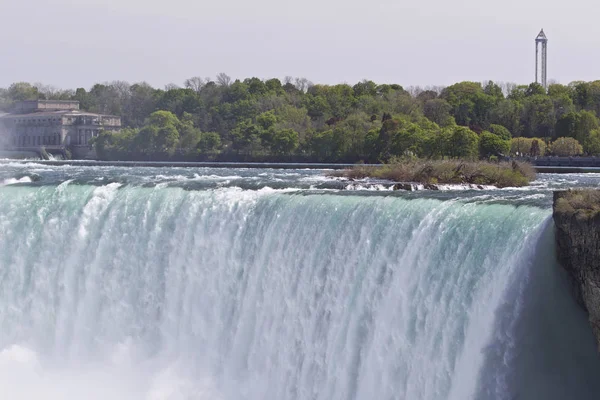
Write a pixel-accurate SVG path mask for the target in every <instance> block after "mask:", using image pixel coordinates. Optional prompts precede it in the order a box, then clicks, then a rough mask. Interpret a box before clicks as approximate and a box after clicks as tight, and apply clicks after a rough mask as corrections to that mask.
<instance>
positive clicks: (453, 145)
mask: <svg viewBox="0 0 600 400" xmlns="http://www.w3.org/2000/svg"><path fill="white" fill-rule="evenodd" d="M478 144H479V138H478V136H477V134H476V133H475V132H473V131H472V130H470V129H469V128H466V127H464V126H457V127H455V128H454V129H453V131H452V134H451V136H450V140H449V146H450V148H449V149H448V153H447V154H448V155H449V156H450V157H453V158H463V159H473V158H475V157H476V156H477V153H478V151H479V148H478Z"/></svg>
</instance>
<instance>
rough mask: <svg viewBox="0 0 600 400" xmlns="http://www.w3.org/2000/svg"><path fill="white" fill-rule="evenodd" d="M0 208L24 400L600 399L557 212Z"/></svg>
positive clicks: (36, 198) (116, 198)
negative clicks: (562, 262) (569, 283)
mask: <svg viewBox="0 0 600 400" xmlns="http://www.w3.org/2000/svg"><path fill="white" fill-rule="evenodd" d="M0 209H1V210H2V213H1V214H0V232H2V233H1V234H0V249H2V253H1V254H0V274H1V278H2V279H1V280H0V326H1V327H2V329H1V330H0V351H1V352H0V390H1V391H2V393H8V394H10V397H11V398H13V399H18V398H23V399H30V398H36V397H40V398H42V397H43V398H50V399H65V398H67V399H69V398H73V399H75V398H82V397H83V398H92V399H94V398H98V399H100V398H112V399H149V400H158V399H227V400H229V399H327V400H329V399H340V400H341V399H357V400H359V399H374V398H377V399H468V398H474V399H475V398H476V399H485V398H489V399H501V398H506V399H513V398H531V397H527V396H525V397H523V396H524V395H525V394H531V393H541V392H540V391H543V388H553V390H552V391H550V390H548V395H547V396H546V397H544V398H561V397H559V395H563V394H564V393H569V394H570V395H573V396H575V397H577V398H597V394H598V393H600V388H599V387H598V386H599V384H600V383H596V382H600V379H596V378H597V377H598V374H599V373H600V368H599V365H600V362H599V360H598V357H597V356H596V354H595V352H590V351H589V349H590V348H591V349H593V348H594V343H593V338H592V336H591V333H590V332H589V328H588V329H587V330H586V325H585V324H586V322H585V316H584V315H583V313H582V312H581V311H580V310H578V309H577V307H576V306H575V304H574V302H573V301H572V299H571V298H570V296H569V293H568V290H567V289H566V288H565V287H563V285H562V283H564V282H563V280H562V279H561V277H560V272H559V270H558V268H555V265H554V263H555V261H554V259H553V258H552V257H551V256H548V254H552V252H553V248H550V247H552V244H551V243H552V241H551V240H550V241H549V240H547V239H548V235H550V234H551V223H550V222H549V215H550V211H549V210H544V209H540V208H536V207H527V206H520V207H515V206H513V205H510V204H477V203H469V202H461V201H438V200H433V199H415V200H406V199H403V198H398V197H391V196H390V197H385V196H358V195H357V196H338V195H335V194H310V195H309V194H303V193H302V192H286V191H275V190H269V189H263V190H258V191H250V190H240V189H235V188H226V189H217V190H205V191H186V190H183V189H179V188H165V187H162V186H160V185H158V186H155V187H152V188H150V187H136V186H128V185H125V186H123V185H121V184H118V183H112V184H108V185H106V186H88V185H75V184H70V183H69V182H66V183H64V184H61V185H58V186H53V185H50V186H39V187H35V186H20V185H10V186H6V187H4V188H2V190H0ZM565 327H566V328H565ZM543 329H547V330H543ZM542 330H543V331H542ZM560 346H563V348H561V347H560ZM525 366H527V367H528V368H525ZM543 366H545V367H546V369H544V368H542V367H543ZM533 367H535V368H533ZM549 370H550V371H553V373H555V374H558V375H560V376H562V377H563V379H562V381H561V382H558V381H557V380H556V379H555V376H554V375H548V371H549ZM594 395H596V397H594ZM553 396H554V397H553Z"/></svg>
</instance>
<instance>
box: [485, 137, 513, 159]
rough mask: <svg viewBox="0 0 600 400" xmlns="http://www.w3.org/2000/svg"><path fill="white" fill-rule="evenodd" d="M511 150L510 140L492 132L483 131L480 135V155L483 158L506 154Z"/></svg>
mask: <svg viewBox="0 0 600 400" xmlns="http://www.w3.org/2000/svg"><path fill="white" fill-rule="evenodd" d="M509 151H510V142H509V141H508V140H505V139H502V138H501V137H500V136H498V135H495V134H493V133H491V132H486V131H484V132H482V133H481V135H480V136H479V155H480V156H481V157H482V158H489V157H490V156H504V155H507V154H508V152H509Z"/></svg>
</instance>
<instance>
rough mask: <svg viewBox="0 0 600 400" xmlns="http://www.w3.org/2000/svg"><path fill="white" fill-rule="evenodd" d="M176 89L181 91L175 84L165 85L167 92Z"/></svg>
mask: <svg viewBox="0 0 600 400" xmlns="http://www.w3.org/2000/svg"><path fill="white" fill-rule="evenodd" d="M175 89H180V87H179V86H177V85H176V84H174V83H168V84H166V85H165V90H167V91H169V90H175Z"/></svg>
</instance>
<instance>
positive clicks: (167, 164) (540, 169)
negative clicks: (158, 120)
mask: <svg viewBox="0 0 600 400" xmlns="http://www.w3.org/2000/svg"><path fill="white" fill-rule="evenodd" d="M6 164H43V165H50V166H82V167H154V168H257V169H325V170H327V169H330V170H340V169H347V168H352V167H355V166H357V164H335V163H266V162H226V161H225V162H208V161H206V162H185V161H183V162H181V161H96V160H13V159H0V165H6ZM360 165H361V166H367V167H378V166H381V165H384V164H360ZM532 167H533V168H534V169H535V171H536V172H537V173H541V174H544V173H547V174H571V173H600V167H578V166H572V167H571V166H536V165H533V166H532Z"/></svg>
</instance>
